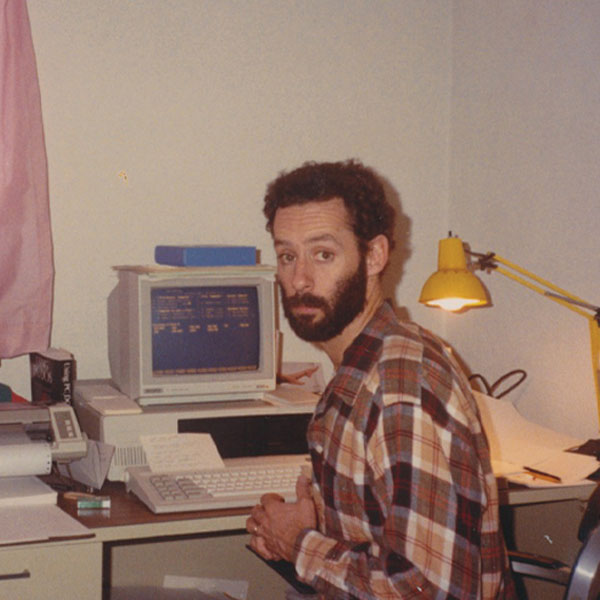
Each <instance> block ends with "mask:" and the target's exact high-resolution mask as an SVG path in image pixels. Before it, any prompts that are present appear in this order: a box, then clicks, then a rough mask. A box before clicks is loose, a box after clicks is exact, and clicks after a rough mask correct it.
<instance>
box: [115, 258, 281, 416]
mask: <svg viewBox="0 0 600 600" xmlns="http://www.w3.org/2000/svg"><path fill="white" fill-rule="evenodd" d="M115 270H116V271H117V274H118V282H117V285H116V287H115V288H114V290H113V291H112V292H111V294H110V296H109V299H108V347H109V363H110V371H111V377H112V379H113V381H114V383H115V384H116V385H117V387H118V388H119V389H120V390H121V391H122V392H123V393H124V394H127V395H128V396H129V397H130V398H133V399H135V400H137V401H138V402H139V403H140V404H142V405H148V404H175V403H182V402H207V401H229V400H238V399H239V400H242V399H252V398H260V397H262V395H263V394H264V392H265V391H268V390H272V389H274V387H275V376H276V347H275V339H276V328H275V284H274V273H275V271H274V269H273V268H272V267H267V266H252V267H198V268H195V267H181V268H177V267H158V266H156V267H141V266H137V267H115Z"/></svg>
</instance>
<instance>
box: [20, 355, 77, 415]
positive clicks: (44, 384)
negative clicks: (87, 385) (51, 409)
mask: <svg viewBox="0 0 600 600" xmlns="http://www.w3.org/2000/svg"><path fill="white" fill-rule="evenodd" d="M29 366H30V370H31V402H32V403H33V404H44V405H47V404H57V403H59V402H66V403H67V404H72V402H73V381H74V380H75V366H76V365H75V358H74V357H73V355H72V354H71V353H70V352H68V351H67V350H63V349H62V348H48V350H44V351H43V352H32V353H31V354H30V355H29Z"/></svg>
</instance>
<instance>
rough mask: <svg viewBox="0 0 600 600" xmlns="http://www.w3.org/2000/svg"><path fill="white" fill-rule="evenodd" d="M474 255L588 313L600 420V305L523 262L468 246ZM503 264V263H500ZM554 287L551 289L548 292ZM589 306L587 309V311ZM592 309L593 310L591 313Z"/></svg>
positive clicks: (485, 266) (480, 265) (482, 265)
mask: <svg viewBox="0 0 600 600" xmlns="http://www.w3.org/2000/svg"><path fill="white" fill-rule="evenodd" d="M465 250H466V252H467V253H468V254H470V255H471V256H475V257H477V259H478V260H477V261H476V262H475V263H474V267H475V268H477V269H481V270H483V271H486V270H490V269H494V270H496V271H498V273H501V274H502V275H504V276H506V277H509V278H510V279H512V280H513V281H516V282H517V283H520V284H521V285H524V286H525V287H528V288H529V289H530V290H533V291H534V292H537V293H538V294H541V295H542V296H544V297H545V298H548V299H549V300H552V301H553V302H557V303H558V304H561V305H562V306H564V307H565V308H568V309H569V310H571V311H573V312H576V313H578V314H580V315H582V316H584V317H585V318H586V319H587V320H588V323H589V330H590V341H591V358H592V368H593V373H594V387H595V389H596V404H597V411H598V418H599V419H600V307H598V306H594V305H592V304H589V303H588V302H586V301H585V300H582V299H581V298H578V297H577V296H574V295H573V294H571V293H569V292H567V291H566V290H563V289H562V288H559V287H558V286H556V285H554V284H553V283H551V282H550V281H548V280H546V279H542V278H541V277H538V276H537V275H534V274H533V273H531V272H530V271H527V270H526V269H523V268H522V267H520V266H519V265H516V264H515V263H513V262H511V261H509V260H507V259H506V258H502V257H501V256H498V255H497V254H495V253H493V252H488V253H487V254H480V253H477V252H472V251H471V250H469V249H468V248H466V249H465ZM499 265H503V266H499ZM513 271H514V272H513ZM548 290H551V291H548ZM584 309H585V310H584ZM589 311H592V314H590V312H589Z"/></svg>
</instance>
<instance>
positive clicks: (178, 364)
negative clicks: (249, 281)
mask: <svg viewBox="0 0 600 600" xmlns="http://www.w3.org/2000/svg"><path fill="white" fill-rule="evenodd" d="M151 308H152V371H153V375H155V376H161V375H197V374H202V373H227V372H238V371H250V370H257V369H258V367H259V360H260V322H259V320H260V319H259V306H258V290H257V289H256V288H255V287H253V286H231V287H230V286H214V287H168V288H155V289H152V290H151Z"/></svg>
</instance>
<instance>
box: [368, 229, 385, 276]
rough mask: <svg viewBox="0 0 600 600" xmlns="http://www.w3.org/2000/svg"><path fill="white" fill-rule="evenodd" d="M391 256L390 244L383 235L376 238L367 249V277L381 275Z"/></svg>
mask: <svg viewBox="0 0 600 600" xmlns="http://www.w3.org/2000/svg"><path fill="white" fill-rule="evenodd" d="M389 256H390V243H389V241H388V239H387V237H385V235H383V234H379V235H377V236H375V237H374V238H373V239H372V240H370V241H369V244H368V247H367V275H379V274H380V273H382V272H383V270H384V269H385V266H386V265H387V263H388V259H389Z"/></svg>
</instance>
